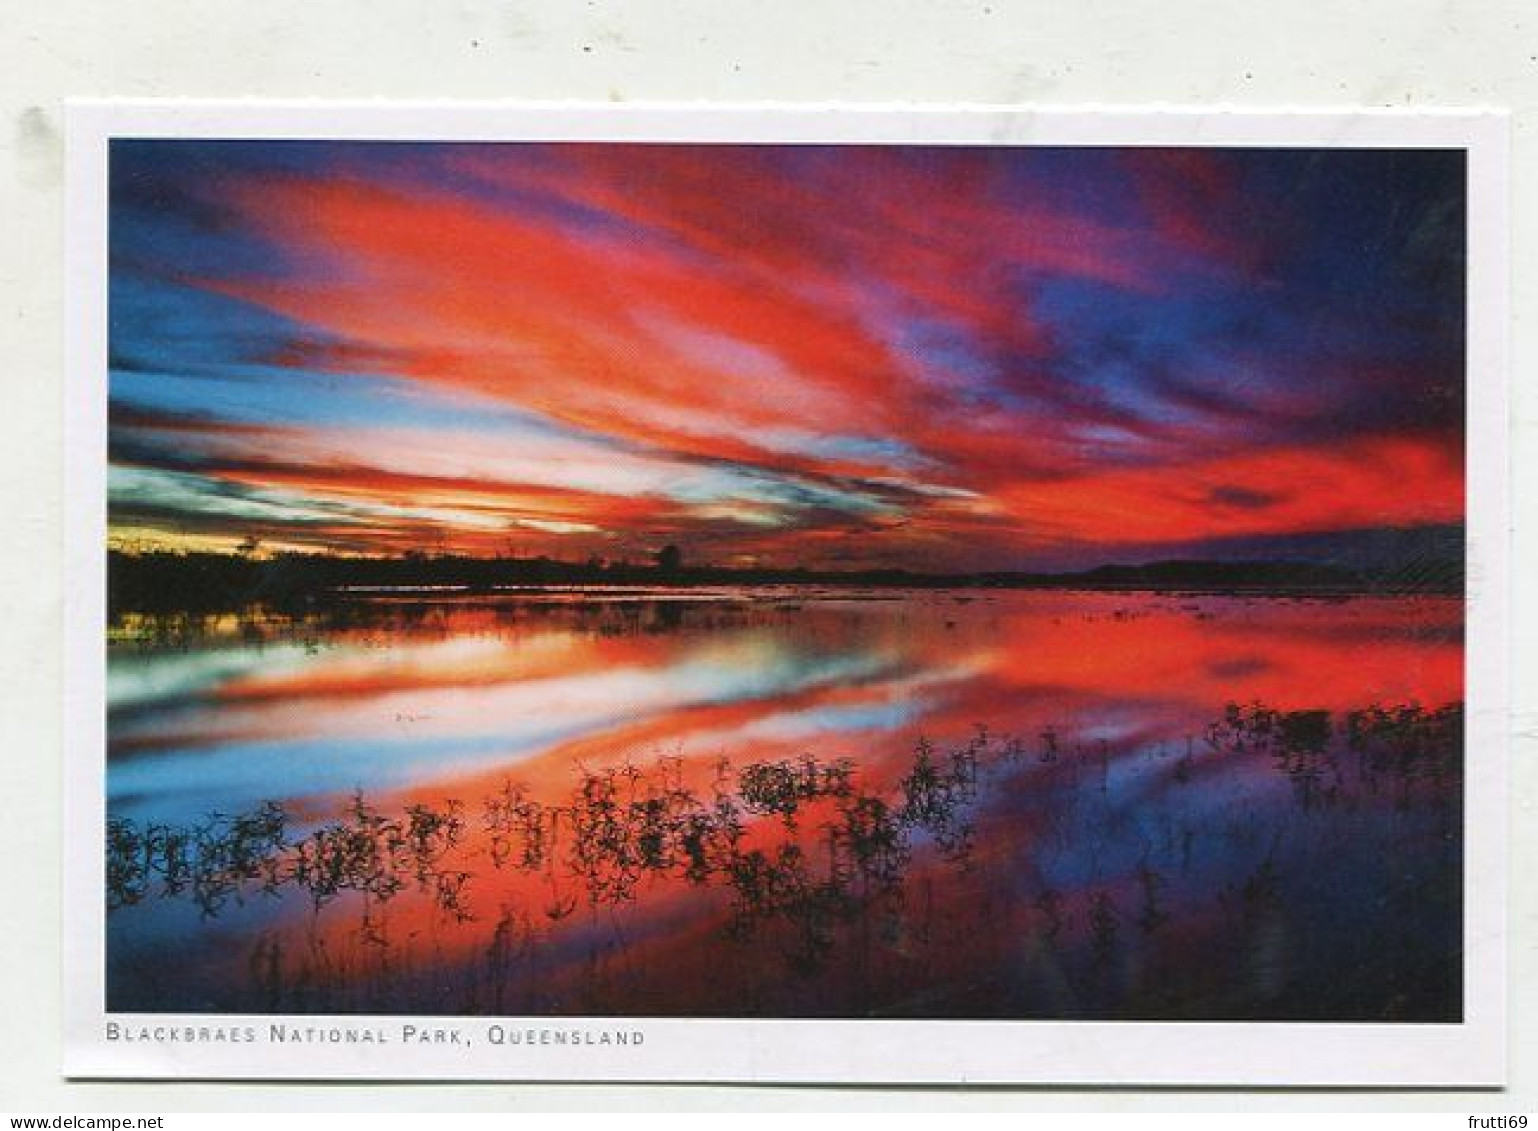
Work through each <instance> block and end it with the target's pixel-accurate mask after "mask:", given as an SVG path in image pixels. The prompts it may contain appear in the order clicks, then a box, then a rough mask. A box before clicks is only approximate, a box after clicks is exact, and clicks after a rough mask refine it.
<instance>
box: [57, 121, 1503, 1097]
mask: <svg viewBox="0 0 1538 1131" xmlns="http://www.w3.org/2000/svg"><path fill="white" fill-rule="evenodd" d="M113 137H157V138H172V137H207V138H230V139H234V138H244V139H256V138H273V139H276V138H295V139H297V138H315V139H335V140H367V139H379V140H388V139H395V140H403V139H410V140H424V141H426V140H441V141H450V140H459V141H471V140H484V141H493V140H500V141H510V140H519V141H535V140H590V141H693V142H723V143H724V142H743V141H753V142H766V143H767V142H785V143H796V142H802V143H811V142H886V143H927V144H958V145H967V144H991V145H1116V146H1155V145H1165V146H1173V145H1181V146H1186V145H1193V146H1239V147H1257V146H1267V147H1314V146H1318V147H1360V148H1392V147H1405V148H1415V147H1453V148H1462V149H1466V150H1467V152H1468V186H1469V196H1468V205H1469V243H1468V251H1469V258H1468V321H1467V343H1468V348H1467V374H1468V389H1467V412H1468V416H1467V420H1468V428H1467V451H1468V457H1467V458H1468V466H1467V472H1468V474H1467V532H1468V535H1467V537H1468V545H1467V549H1468V578H1469V590H1468V592H1469V596H1468V606H1467V609H1468V620H1467V637H1466V641H1467V648H1466V656H1467V659H1466V676H1467V687H1466V703H1467V711H1466V720H1467V724H1466V725H1467V739H1466V741H1467V746H1466V749H1467V750H1468V751H1469V752H1470V753H1469V756H1468V762H1467V767H1466V782H1465V863H1464V868H1465V902H1464V926H1465V933H1464V1004H1465V1014H1464V1020H1463V1022H1462V1023H1461V1024H1446V1025H1444V1024H1414V1025H1376V1024H1359V1023H1350V1024H1313V1023H1285V1024H1269V1023H1268V1024H1257V1023H1230V1022H1201V1023H1163V1022H1117V1023H1100V1022H1080V1021H1072V1022H1037V1021H887V1020H881V1021H874V1020H859V1021H822V1020H817V1021H809V1020H720V1019H677V1018H667V1019H662V1018H456V1017H444V1018H424V1017H357V1016H343V1017H326V1016H302V1017H281V1018H280V1017H266V1016H261V1017H250V1016H237V1015H223V1014H221V1015H195V1016H188V1015H176V1014H154V1015H142V1016H136V1015H123V1014H111V1015H109V1014H107V1013H106V1012H105V1011H104V1010H103V1008H102V1006H103V1003H104V1000H105V906H104V898H103V892H104V874H103V869H104V860H103V853H102V850H101V836H102V833H101V830H102V828H103V825H104V820H105V797H104V783H105V751H106V742H105V738H106V735H105V712H104V704H105V644H104V626H105V623H106V619H105V618H106V607H105V558H106V555H105V553H104V552H103V548H104V547H105V545H106V488H105V470H106V459H107V456H106V439H107V428H106V406H107V398H106V355H107V313H106V306H107V297H106V296H107V264H106V257H107V145H108V141H109V139H111V138H113ZM1506 146H1507V122H1506V119H1505V117H1504V116H1503V115H1501V114H1498V113H1491V112H1473V111H1443V112H1437V111H1425V112H1416V113H1406V112H1399V111H1362V110H1356V109H1350V110H1341V111H1300V112H1287V113H1253V112H1248V111H1244V112H1241V111H1226V110H1214V109H1160V110H1149V111H1129V110H1125V109H1114V110H1112V109H1095V108H1084V109H1074V110H1060V109H1053V110H1034V109H1025V108H1015V107H959V108H918V107H910V106H893V107H870V106H832V105H824V106H817V107H807V106H776V105H754V106H720V105H703V104H702V105H694V106H691V105H674V106H660V105H651V106H637V105H592V104H573V103H549V104H516V103H469V102H455V103H442V104H423V103H413V104H390V103H326V102H261V103H235V102H228V103H211V102H180V101H169V102H158V103H151V102H81V103H74V104H71V106H70V108H69V137H68V166H67V169H68V177H67V184H66V212H65V216H66V225H67V238H66V251H65V265H66V287H67V294H66V296H65V297H66V328H67V334H68V339H67V343H66V356H65V364H66V384H65V416H66V419H65V459H66V468H65V485H66V494H65V499H66V515H65V527H66V529H65V570H66V573H65V580H66V608H65V664H66V667H65V673H66V674H65V696H64V766H63V770H64V775H63V776H64V783H63V784H64V795H65V796H64V802H65V825H64V833H65V839H64V845H63V853H64V874H65V890H64V924H63V926H64V930H63V939H64V945H63V971H62V973H63V979H64V1002H65V1018H64V1022H65V1023H64V1041H65V1048H64V1056H63V1070H64V1072H65V1074H66V1075H68V1076H70V1077H77V1078H141V1077H142V1078H161V1079H242V1078H262V1079H351V1080H360V1079H372V1080H391V1079H432V1080H526V1081H557V1080H573V1081H645V1080H675V1081H714V1082H770V1081H774V1082H807V1083H810V1082H830V1083H831V1082H856V1081H863V1082H872V1083H953V1084H959V1083H1037V1084H1043V1083H1051V1084H1106V1085H1118V1084H1119V1085H1130V1084H1145V1085H1177V1084H1183V1085H1231V1086H1259V1085H1312V1086H1353V1085H1377V1086H1413V1087H1434V1086H1465V1087H1469V1086H1473V1087H1491V1086H1498V1085H1500V1084H1501V1083H1502V1082H1503V1081H1504V1078H1505V1073H1506V1002H1505V932H1506V915H1505V901H1506V863H1507V850H1506V836H1505V826H1506V807H1507V800H1506V798H1507V794H1506V770H1507V767H1506V759H1507V756H1508V755H1507V741H1508V729H1509V723H1508V718H1509V716H1508V686H1507V679H1508V674H1507V673H1508V648H1509V642H1508V625H1509V615H1508V601H1509V584H1510V576H1509V548H1510V547H1509V542H1510V532H1509V513H1510V511H1509V490H1508V489H1509V467H1508V450H1507V449H1508V435H1509V431H1508V425H1507V413H1508V396H1509V393H1508V375H1507V342H1506V339H1507V333H1508V321H1509V318H1508V308H1507V256H1508V248H1507V241H1508V232H1509V227H1508V224H1507V216H1508V201H1507V192H1508V188H1507V161H1506ZM280 1023H282V1024H287V1025H292V1026H295V1027H298V1028H301V1029H305V1028H309V1029H314V1030H321V1031H325V1032H326V1033H327V1034H329V1031H331V1030H337V1031H338V1032H345V1031H347V1030H353V1031H354V1033H355V1035H361V1034H362V1032H363V1031H365V1030H372V1031H375V1032H376V1033H377V1034H382V1035H384V1036H386V1037H388V1038H389V1043H387V1044H375V1043H345V1042H337V1043H331V1042H329V1041H326V1040H322V1041H321V1042H319V1043H274V1042H272V1041H271V1040H270V1039H268V1038H269V1037H270V1035H271V1033H270V1026H272V1025H274V1024H280ZM111 1024H116V1025H118V1026H119V1030H118V1032H119V1034H120V1036H119V1039H117V1040H109V1039H108V1033H109V1025H111ZM498 1026H500V1030H501V1032H502V1034H503V1037H504V1040H503V1041H502V1043H500V1044H498V1043H496V1042H495V1036H496V1033H497V1027H498ZM406 1027H415V1029H416V1030H417V1031H424V1030H432V1029H445V1030H448V1029H457V1030H458V1031H459V1032H460V1034H461V1037H462V1039H467V1040H468V1042H469V1043H468V1044H467V1045H440V1044H416V1043H409V1042H407V1041H406V1040H404V1039H403V1038H404V1037H405V1036H406ZM157 1028H158V1029H159V1030H160V1036H161V1037H162V1038H163V1039H160V1040H156V1039H154V1037H155V1030H156V1029H157ZM142 1029H148V1030H149V1031H150V1036H151V1039H149V1040H136V1041H132V1042H129V1041H125V1040H123V1039H122V1037H121V1034H122V1033H124V1032H131V1033H137V1032H139V1031H140V1030H142ZM172 1030H180V1031H181V1035H179V1036H176V1037H175V1039H172ZM188 1030H191V1033H192V1034H193V1039H192V1040H190V1041H189V1040H185V1039H183V1036H185V1034H186V1032H187V1031H188ZM200 1030H204V1031H207V1034H208V1037H209V1039H207V1040H203V1039H201V1036H200V1034H199V1031H200ZM236 1030H239V1031H240V1032H241V1035H244V1034H245V1033H246V1032H248V1031H249V1033H251V1034H253V1035H254V1036H255V1038H256V1039H255V1040H253V1041H244V1040H241V1041H229V1040H224V1041H216V1040H214V1039H213V1036H214V1034H215V1031H222V1032H223V1034H224V1035H225V1036H226V1037H228V1036H229V1035H230V1034H232V1033H233V1032H234V1031H236ZM514 1034H517V1043H514V1040H513V1035H514ZM619 1034H623V1035H624V1036H625V1043H618V1035H619ZM636 1034H639V1035H640V1039H639V1041H637V1039H636ZM557 1035H560V1037H561V1041H560V1043H557ZM605 1035H607V1036H608V1038H609V1040H608V1042H607V1043H605V1042H604V1041H603V1038H604V1036H605Z"/></svg>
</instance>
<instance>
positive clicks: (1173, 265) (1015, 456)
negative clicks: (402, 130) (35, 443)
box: [109, 141, 1464, 570]
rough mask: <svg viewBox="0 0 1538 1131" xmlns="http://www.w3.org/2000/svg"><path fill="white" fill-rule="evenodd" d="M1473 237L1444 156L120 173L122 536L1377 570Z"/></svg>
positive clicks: (126, 160) (466, 157) (1413, 491)
mask: <svg viewBox="0 0 1538 1131" xmlns="http://www.w3.org/2000/svg"><path fill="white" fill-rule="evenodd" d="M1463 226H1464V207H1463V158H1462V154H1461V153H1458V152H1452V151H1440V152H1439V151H1420V152H1387V151H1380V152H1364V151H1342V150H1335V151H1301V150H1298V151H1266V150H1244V151H1241V150H1154V149H1143V150H1132V149H1121V150H1113V149H1075V150H1070V149H1024V148H1014V149H1010V148H936V147H924V148H917V147H912V148H894V147H853V146H843V147H837V146H772V147H771V146H683V145H607V144H605V145H597V144H569V145H522V144H505V145H447V144H420V145H417V144H399V143H320V142H302V143H301V142H290V143H251V142H223V143H220V142H207V143H204V142H187V141H117V142H114V143H113V146H112V161H111V268H110V270H111V275H110V303H111V310H110V319H111V349H110V359H109V364H110V381H111V423H110V444H111V469H110V531H111V539H112V542H113V544H114V545H118V546H121V547H127V548H152V547H155V548H163V547H170V548H185V549H221V550H232V549H234V548H235V547H236V546H237V545H239V544H240V543H241V542H242V541H243V540H245V539H248V538H256V539H259V540H260V543H261V545H262V547H264V548H266V549H269V550H284V549H305V550H327V551H333V552H341V553H368V554H372V553H389V554H394V553H400V552H403V551H407V550H426V551H429V552H437V551H451V552H465V553H473V554H486V555H491V554H517V555H534V554H547V555H550V556H552V557H557V558H563V559H569V560H579V559H586V558H588V557H589V556H591V555H599V556H602V557H605V558H609V559H623V558H629V559H632V560H641V559H644V558H647V557H648V556H649V555H650V554H651V553H653V552H654V551H655V550H656V549H657V548H659V547H660V546H662V545H664V544H666V543H676V544H678V545H679V546H681V547H682V548H683V550H684V554H685V557H686V559H688V560H690V561H695V562H712V563H718V564H760V565H772V566H791V565H802V564H804V565H809V566H815V567H824V568H852V567H862V566H872V565H902V566H906V567H909V568H915V569H927V570H971V569H985V568H986V569H1010V568H1018V569H1031V568H1067V567H1081V566H1091V565H1096V564H1100V563H1103V562H1111V561H1143V560H1153V559H1159V558H1172V557H1193V556H1202V557H1220V558H1224V557H1226V558H1232V557H1255V556H1292V557H1296V556H1308V557H1329V556H1337V555H1338V556H1341V557H1344V558H1350V557H1351V556H1352V555H1354V554H1361V553H1365V552H1378V553H1386V552H1392V549H1393V548H1394V547H1396V546H1403V545H1410V544H1412V543H1413V541H1414V539H1415V537H1416V535H1417V532H1433V533H1440V534H1441V535H1447V534H1449V533H1455V532H1456V529H1457V526H1458V524H1460V523H1461V521H1462V516H1463V473H1462V460H1463V445H1462V419H1463V399H1462V370H1463V308H1462V302H1463V299H1462V295H1463V238H1464V237H1463ZM1364 548H1368V549H1364Z"/></svg>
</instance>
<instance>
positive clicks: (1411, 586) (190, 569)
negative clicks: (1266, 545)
mask: <svg viewBox="0 0 1538 1131" xmlns="http://www.w3.org/2000/svg"><path fill="white" fill-rule="evenodd" d="M646 584H666V585H669V586H686V587H687V586H706V585H855V586H868V587H885V588H918V589H924V588H934V589H948V588H1002V589H1088V590H1110V591H1142V590H1157V591H1172V590H1173V591H1187V592H1257V593H1293V592H1300V593H1323V594H1329V593H1339V594H1343V595H1344V594H1358V593H1384V594H1404V593H1449V594H1450V593H1460V592H1462V590H1463V566H1462V563H1461V562H1460V561H1456V560H1438V561H1421V562H1417V563H1413V564H1410V565H1405V566H1401V567H1397V568H1379V569H1357V568H1347V567H1342V566H1335V565H1322V564H1314V563H1306V562H1208V561H1172V562H1159V563H1154V564H1151V565H1140V566H1122V565H1107V566H1100V567H1098V568H1096V569H1092V570H1086V571H1083V572H1078V573H1026V572H1010V571H1002V572H1001V571H995V572H983V573H920V572H913V571H910V570H905V569H867V570H818V569H809V568H735V567H724V566H712V565H691V564H687V563H686V562H685V561H684V558H683V555H682V553H681V551H680V550H679V549H678V547H676V546H667V547H665V548H664V549H662V550H661V551H659V552H658V553H657V554H656V555H655V556H654V559H653V560H652V561H651V562H645V563H633V562H628V561H620V562H608V561H602V560H599V559H596V558H592V559H589V560H587V561H585V562H568V561H561V560H557V559H555V558H549V557H534V558H519V557H502V558H487V557H472V556H468V555H457V554H421V553H410V554H405V555H402V556H400V557H392V558H382V557H370V558H359V557H339V556H336V555H331V554H301V553H280V554H275V555H273V556H271V557H258V556H256V555H255V554H254V553H249V552H248V553H242V554H214V553H172V552H166V551H159V552H149V553H128V552H124V551H120V550H112V551H109V553H108V563H107V590H108V607H109V610H110V611H111V612H113V613H121V612H157V611H171V610H181V611H204V612H212V611H221V610H232V609H238V608H242V607H245V606H248V605H254V604H264V605H269V606H272V607H275V608H287V607H299V606H304V605H306V604H311V603H314V602H318V601H327V600H335V599H338V598H342V597H345V596H346V595H347V594H348V592H349V591H352V590H357V589H367V588H371V587H380V588H385V587H396V588H403V589H405V588H431V587H435V586H444V587H449V586H452V587H457V588H460V589H465V590H469V591H491V590H494V589H496V588H497V587H501V586H517V585H531V586H539V585H590V586H604V585H646Z"/></svg>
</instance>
